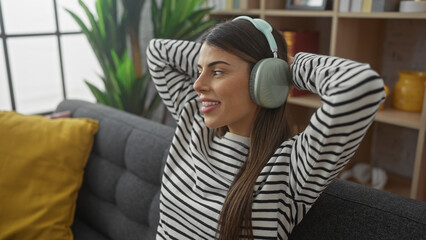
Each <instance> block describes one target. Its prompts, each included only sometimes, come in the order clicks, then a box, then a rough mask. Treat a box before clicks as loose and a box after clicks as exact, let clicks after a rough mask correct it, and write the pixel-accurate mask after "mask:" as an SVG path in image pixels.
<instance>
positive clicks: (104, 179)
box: [56, 100, 174, 240]
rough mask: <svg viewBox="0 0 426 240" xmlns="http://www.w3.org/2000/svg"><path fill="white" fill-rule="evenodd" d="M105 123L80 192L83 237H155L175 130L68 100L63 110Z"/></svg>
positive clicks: (79, 234) (77, 227)
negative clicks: (161, 188)
mask: <svg viewBox="0 0 426 240" xmlns="http://www.w3.org/2000/svg"><path fill="white" fill-rule="evenodd" d="M66 110H70V111H71V112H72V117H85V118H92V119H96V120H99V132H98V133H97V135H96V136H95V143H94V147H93V150H92V154H91V156H90V158H89V161H88V163H87V165H86V168H85V176H84V180H83V186H82V189H81V190H80V192H79V197H78V200H77V209H76V220H75V222H74V225H73V233H74V236H75V239H76V240H79V239H114V240H115V239H117V240H127V239H129V240H130V239H132V240H133V239H154V238H155V232H156V228H157V224H158V218H159V215H158V214H159V210H158V206H159V190H160V182H161V175H162V169H163V166H164V164H163V163H164V162H165V159H166V157H167V153H168V148H169V146H170V143H171V139H172V136H173V132H174V130H173V129H172V128H170V127H167V126H164V125H161V124H158V123H155V122H152V121H149V120H146V119H144V118H141V117H139V116H135V115H132V114H128V113H125V112H122V111H119V110H116V109H113V108H110V107H106V106H103V105H98V104H91V103H87V102H83V101H76V100H66V101H64V102H62V103H61V104H60V105H59V106H58V108H57V110H56V111H57V112H59V111H66Z"/></svg>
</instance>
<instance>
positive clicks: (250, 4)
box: [240, 0, 260, 10]
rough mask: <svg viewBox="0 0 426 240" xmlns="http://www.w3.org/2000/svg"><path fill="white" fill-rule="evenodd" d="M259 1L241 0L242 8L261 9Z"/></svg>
mask: <svg viewBox="0 0 426 240" xmlns="http://www.w3.org/2000/svg"><path fill="white" fill-rule="evenodd" d="M259 7H260V6H259V1H256V0H240V9H241V10H247V9H259Z"/></svg>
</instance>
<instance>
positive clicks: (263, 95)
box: [250, 58, 291, 108]
mask: <svg viewBox="0 0 426 240" xmlns="http://www.w3.org/2000/svg"><path fill="white" fill-rule="evenodd" d="M290 82H291V71H290V67H289V66H288V64H287V62H285V61H284V60H282V59H279V58H265V59H262V60H261V61H259V62H258V63H256V65H255V66H254V67H253V69H252V71H251V74H250V96H251V98H252V100H253V101H254V102H255V103H256V104H258V105H259V106H261V107H265V108H277V107H280V106H282V105H283V104H284V103H285V102H286V101H287V96H288V93H289V90H290Z"/></svg>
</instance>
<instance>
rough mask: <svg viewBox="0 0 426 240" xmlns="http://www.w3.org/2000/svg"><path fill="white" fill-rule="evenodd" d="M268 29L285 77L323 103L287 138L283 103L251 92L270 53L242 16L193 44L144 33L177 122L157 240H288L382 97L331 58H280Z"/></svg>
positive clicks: (360, 70)
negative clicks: (268, 103)
mask: <svg viewBox="0 0 426 240" xmlns="http://www.w3.org/2000/svg"><path fill="white" fill-rule="evenodd" d="M273 38H274V39H275V41H276V43H277V45H278V57H279V58H281V59H283V60H285V61H287V62H289V61H290V62H289V63H290V64H291V71H292V75H293V77H292V81H293V84H294V85H295V86H297V87H298V88H300V89H306V90H309V91H311V92H313V93H316V94H319V95H320V96H321V99H322V103H323V105H322V107H321V108H319V109H318V110H317V111H316V112H315V113H314V114H313V116H312V117H311V120H310V124H309V125H308V127H307V128H306V129H305V130H304V131H303V132H302V133H299V134H297V135H296V136H294V137H291V136H289V132H288V130H287V122H286V118H285V116H284V109H285V104H284V105H282V106H280V107H277V108H273V109H269V108H264V107H261V106H259V105H257V104H256V103H255V102H254V101H253V99H251V97H250V90H249V78H250V72H251V69H252V68H253V66H254V65H255V64H256V63H257V62H259V61H260V60H262V59H265V58H272V57H273V53H272V51H271V47H270V45H269V43H268V41H267V39H266V37H265V35H264V34H263V33H262V32H260V31H259V30H258V29H257V28H256V27H255V26H254V25H253V24H252V23H251V22H250V21H246V20H244V19H242V20H235V21H229V22H225V23H222V24H219V25H217V26H216V27H215V28H213V29H212V30H211V31H210V32H209V33H208V34H207V35H206V36H205V37H204V38H203V40H202V43H201V44H199V43H194V42H188V41H178V40H160V39H156V40H152V41H151V42H150V45H149V48H148V50H147V54H148V64H149V68H150V72H151V75H152V78H153V80H154V82H155V84H156V87H157V90H158V92H159V94H160V96H161V97H162V98H163V100H164V103H165V104H166V106H167V107H168V109H169V111H170V112H171V114H172V116H173V117H174V118H175V119H176V121H177V129H176V133H175V136H174V139H173V142H172V146H171V149H170V154H169V157H168V159H167V163H166V166H165V169H164V175H163V181H162V188H161V197H160V222H159V226H158V233H157V239H239V238H242V239H287V237H288V235H289V234H290V233H291V231H292V229H293V228H294V227H295V225H297V224H298V223H299V222H300V221H301V220H302V218H303V216H304V215H305V214H306V213H307V212H308V211H309V209H310V208H311V206H312V204H313V203H314V202H315V200H316V199H317V198H318V196H319V195H320V194H321V192H322V191H323V190H324V188H325V187H326V186H327V185H328V184H329V183H330V181H332V180H333V179H334V178H335V177H336V175H337V174H338V173H339V171H340V170H342V168H343V167H344V166H345V164H346V163H347V162H348V161H349V159H350V158H351V157H352V156H353V155H354V153H355V150H356V149H357V147H358V146H359V144H360V142H361V140H362V138H363V136H364V135H365V133H366V131H367V128H368V127H369V125H370V124H371V123H372V121H373V119H374V116H375V114H376V111H377V109H378V107H379V105H380V103H381V102H382V101H383V99H384V90H383V81H382V79H381V78H380V77H379V76H378V75H377V73H376V72H374V71H373V70H371V69H370V67H369V65H367V64H362V63H358V62H354V61H351V60H346V59H341V58H337V57H330V56H322V55H314V54H308V53H299V54H297V55H296V56H295V58H294V61H293V59H291V60H290V59H287V53H286V46H285V43H284V41H283V38H282V36H281V35H280V34H279V33H278V32H277V31H276V30H273ZM283 94H285V93H283ZM290 114H291V113H290Z"/></svg>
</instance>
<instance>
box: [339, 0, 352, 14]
mask: <svg viewBox="0 0 426 240" xmlns="http://www.w3.org/2000/svg"><path fill="white" fill-rule="evenodd" d="M350 10H351V0H340V1H339V11H340V12H349V11H350Z"/></svg>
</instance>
